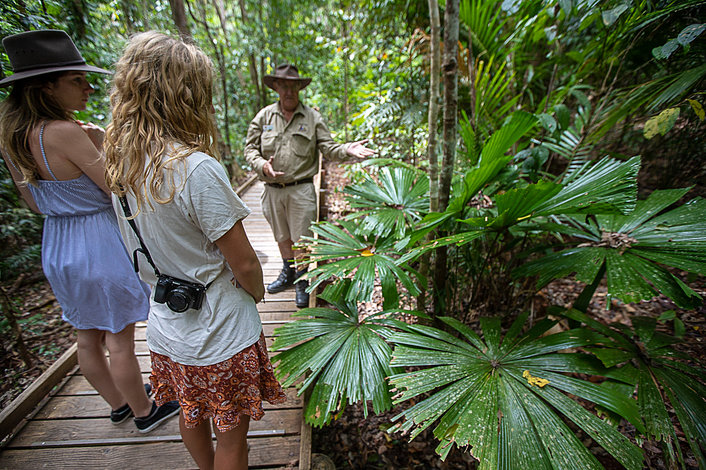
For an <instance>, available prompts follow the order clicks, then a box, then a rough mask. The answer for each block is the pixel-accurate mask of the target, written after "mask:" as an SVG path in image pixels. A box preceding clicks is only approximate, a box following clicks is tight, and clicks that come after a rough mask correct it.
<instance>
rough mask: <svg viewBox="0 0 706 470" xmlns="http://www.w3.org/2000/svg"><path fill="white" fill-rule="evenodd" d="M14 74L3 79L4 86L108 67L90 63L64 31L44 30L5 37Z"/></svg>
mask: <svg viewBox="0 0 706 470" xmlns="http://www.w3.org/2000/svg"><path fill="white" fill-rule="evenodd" d="M2 45H3V46H4V47H5V51H6V52H7V56H8V57H9V58H10V64H11V65H12V70H13V71H14V74H12V75H10V76H9V77H7V78H5V79H3V80H0V87H5V86H8V85H10V84H12V83H14V82H16V81H17V80H22V79H24V78H29V77H35V76H37V75H44V74H47V73H52V72H63V71H66V72H69V71H77V72H98V73H112V72H109V71H108V70H105V69H101V68H98V67H94V66H92V65H87V64H86V61H85V60H84V59H83V57H82V56H81V53H80V52H79V51H78V49H76V46H75V45H74V43H73V41H72V40H71V38H70V37H69V35H68V34H66V33H65V32H64V31H58V30H54V29H44V30H40V31H27V32H26V33H19V34H13V35H12V36H7V37H5V38H4V39H3V40H2Z"/></svg>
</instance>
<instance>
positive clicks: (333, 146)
mask: <svg viewBox="0 0 706 470" xmlns="http://www.w3.org/2000/svg"><path fill="white" fill-rule="evenodd" d="M263 82H264V83H265V85H267V86H268V87H270V88H272V89H273V90H274V91H276V92H277V94H278V95H279V101H278V102H277V103H274V104H271V105H269V106H266V107H265V108H263V109H261V110H260V112H258V113H257V115H256V116H255V118H254V119H253V120H252V122H251V123H250V126H249V127H248V135H247V139H246V143H245V158H246V159H247V161H248V162H249V163H250V165H251V166H252V167H253V169H254V170H255V171H256V172H257V174H258V176H259V177H260V179H262V180H263V181H264V182H265V192H264V193H263V195H262V201H261V202H262V211H263V213H264V215H265V218H266V219H267V222H268V223H269V224H270V227H271V228H272V231H273V232H274V235H275V240H277V244H278V246H279V251H280V254H281V255H282V260H283V262H284V266H283V268H282V272H281V273H280V275H279V277H278V278H277V280H275V281H274V282H273V283H271V284H269V285H268V286H267V292H269V293H270V294H275V293H277V292H282V291H283V290H285V289H286V288H288V287H290V286H292V285H293V284H294V283H295V281H296V280H297V279H298V278H299V277H300V276H301V275H302V274H303V273H304V272H305V271H306V269H303V270H301V271H296V270H295V268H294V266H293V265H292V262H293V260H294V259H295V258H296V255H298V254H299V253H296V252H295V250H294V249H293V248H292V246H293V244H294V243H295V242H297V241H298V240H299V239H300V238H301V237H302V235H308V236H310V235H311V231H310V230H309V225H311V223H312V222H313V221H314V219H315V218H316V194H315V190H314V184H313V177H314V175H316V173H317V172H318V170H319V152H321V153H322V154H323V155H324V157H326V158H330V159H332V160H336V161H343V160H346V159H347V158H349V157H355V158H365V157H369V156H371V155H373V154H374V153H375V151H374V150H371V149H369V148H367V147H365V143H366V142H367V140H361V141H358V142H352V143H346V144H337V143H336V142H334V141H333V138H332V137H331V132H330V131H329V130H328V127H327V126H326V123H324V121H323V119H322V117H321V114H319V113H318V111H316V110H314V109H312V108H310V107H308V106H306V105H304V104H303V103H301V102H300V101H299V91H300V90H302V89H304V88H305V87H306V86H307V85H309V83H311V78H304V77H300V76H299V71H298V70H297V68H296V67H295V66H293V65H289V64H286V65H280V66H279V67H277V68H276V69H275V73H274V74H273V75H265V77H264V79H263ZM294 285H295V289H296V304H297V307H299V308H302V307H307V306H308V305H309V294H307V293H306V288H307V287H308V283H307V282H306V281H303V280H301V281H298V282H296V284H294Z"/></svg>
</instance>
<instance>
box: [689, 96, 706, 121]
mask: <svg viewBox="0 0 706 470" xmlns="http://www.w3.org/2000/svg"><path fill="white" fill-rule="evenodd" d="M687 101H688V102H689V104H690V105H691V109H693V110H694V112H695V113H696V115H697V116H698V117H699V119H701V120H702V121H703V120H704V119H706V112H704V107H703V106H701V103H699V102H698V101H696V100H687Z"/></svg>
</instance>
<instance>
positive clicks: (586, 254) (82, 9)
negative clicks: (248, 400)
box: [0, 0, 706, 468]
mask: <svg viewBox="0 0 706 470" xmlns="http://www.w3.org/2000/svg"><path fill="white" fill-rule="evenodd" d="M175 3H176V2H175ZM441 8H442V9H443V8H444V4H443V2H442V4H441ZM185 12H186V18H187V21H186V24H183V25H179V26H180V27H177V25H175V23H174V20H173V19H172V13H173V11H172V6H171V5H170V3H168V2H165V1H164V0H157V1H154V2H152V3H151V4H146V3H138V2H132V1H130V0H120V1H115V0H114V1H111V2H100V1H98V0H82V1H80V2H73V1H68V0H44V1H43V2H40V1H37V0H9V1H7V2H4V3H3V4H2V5H0V19H2V22H1V23H0V28H1V29H0V35H2V36H4V35H7V34H10V33H14V32H18V31H22V30H26V29H36V28H45V27H53V28H60V29H65V30H67V31H69V32H70V33H71V34H72V36H73V37H74V39H75V40H76V42H77V44H78V46H79V49H81V51H82V52H83V53H84V55H85V56H86V58H87V59H88V60H89V61H90V62H92V63H94V64H96V65H99V66H103V67H106V68H110V66H111V64H112V63H113V62H114V61H115V59H116V58H117V57H118V55H119V54H120V50H121V47H122V45H123V44H124V42H125V40H126V38H127V37H128V36H129V34H131V33H132V32H135V31H139V30H144V29H150V28H154V29H158V30H162V31H171V32H172V33H173V34H177V33H176V32H177V30H180V31H182V34H184V31H187V34H189V35H191V36H192V38H193V40H194V41H195V42H196V43H197V44H199V45H200V46H201V47H202V48H203V49H204V50H205V51H206V52H207V53H208V54H209V55H210V56H211V57H212V59H213V62H214V67H215V69H216V72H217V79H216V96H215V97H214V105H215V108H216V120H217V122H218V125H219V129H220V133H221V135H220V139H221V141H222V146H221V148H222V150H223V156H224V161H225V162H226V163H227V164H228V167H229V169H230V171H231V172H232V176H234V177H237V176H238V173H239V171H240V166H241V165H244V163H243V161H242V159H241V156H240V154H241V150H242V146H243V141H244V135H245V131H246V127H247V124H248V122H249V120H250V119H251V118H252V116H254V114H255V112H256V111H257V110H258V109H259V108H260V107H261V106H263V105H264V104H267V103H268V102H272V101H273V99H274V95H273V93H272V92H271V91H269V90H268V89H267V88H265V87H263V85H262V83H261V80H262V76H263V75H264V74H266V73H268V72H270V71H271V70H272V67H273V65H275V64H278V63H281V62H283V61H290V62H293V63H295V64H296V65H298V66H299V68H300V71H301V72H302V74H303V75H305V76H311V77H312V78H313V82H312V84H311V85H310V86H309V87H308V88H307V89H306V90H305V91H304V92H303V93H302V98H303V100H304V101H305V102H306V103H307V104H310V105H314V106H317V107H319V108H320V110H321V111H322V114H323V115H324V116H325V117H326V118H327V121H328V122H329V124H330V126H331V128H332V130H333V131H334V134H335V136H336V137H337V138H338V140H353V139H357V138H364V137H370V138H371V139H372V141H373V145H374V146H375V147H376V148H377V149H378V151H379V157H380V158H379V159H376V160H374V161H369V162H367V164H366V165H360V166H355V167H354V168H353V169H351V171H350V172H349V174H350V176H351V180H352V182H351V184H350V186H348V187H347V188H345V189H344V192H345V194H346V199H347V201H348V202H349V203H350V205H351V207H352V208H353V211H352V212H351V213H350V214H348V215H346V217H345V218H344V219H343V220H340V221H337V222H331V221H322V222H320V223H319V224H317V225H315V226H313V227H312V230H313V231H314V233H315V234H316V235H317V236H316V237H312V238H309V239H307V240H304V242H303V245H305V246H306V248H307V249H308V251H309V254H310V261H312V262H317V263H318V264H317V266H316V268H315V269H312V270H311V272H310V273H309V276H310V278H311V279H312V289H313V288H317V287H323V286H325V285H328V287H327V288H326V290H325V291H324V292H323V294H321V298H322V299H323V300H324V301H326V302H327V305H326V306H325V307H321V308H316V309H305V310H302V311H301V312H300V314H299V315H298V317H300V319H298V320H297V321H296V322H292V323H290V324H287V325H286V326H285V327H283V328H281V329H280V330H278V332H277V333H278V335H279V336H278V338H277V340H276V341H275V343H274V345H273V347H274V349H276V350H278V351H279V353H278V355H277V356H276V357H275V362H276V364H277V373H278V374H279V376H280V378H282V379H283V381H284V382H285V383H286V384H291V383H296V382H297V380H298V379H299V378H300V377H302V376H305V378H304V379H303V381H302V382H301V392H302V393H304V391H307V390H308V391H310V401H309V404H308V408H307V410H306V418H307V420H308V421H309V422H311V423H312V424H314V425H317V426H323V425H325V424H327V423H329V422H330V421H331V420H332V419H335V416H336V415H337V413H338V412H340V411H341V410H342V409H343V408H344V407H345V406H346V404H350V403H355V402H360V401H362V402H368V401H370V402H372V404H373V411H374V412H375V413H381V412H383V411H386V410H389V409H390V408H392V407H393V406H394V405H398V404H402V403H405V402H407V401H414V403H415V404H413V405H412V406H411V407H409V408H407V409H406V410H405V411H403V412H400V413H399V414H397V415H396V416H395V417H394V419H393V420H394V421H395V422H396V425H395V429H399V430H405V431H409V432H410V433H411V435H412V436H416V435H418V433H419V432H421V431H422V430H424V429H426V428H429V427H433V429H434V435H435V437H436V438H437V439H439V441H440V444H439V447H438V449H437V451H438V452H439V453H440V455H442V456H446V455H447V454H448V452H449V451H450V450H451V448H452V447H453V446H454V445H456V446H458V447H460V448H462V449H463V450H468V451H470V452H471V453H472V454H473V455H474V456H475V457H477V458H479V459H480V461H481V462H480V465H481V467H483V468H501V467H502V468H535V467H536V468H600V467H601V464H600V463H599V462H598V460H596V458H595V456H594V455H592V453H591V452H590V451H589V450H587V448H586V446H585V445H584V443H583V442H582V440H581V439H580V438H578V437H577V435H576V433H575V432H574V431H572V429H581V430H582V431H581V432H583V433H585V434H584V436H585V435H588V436H590V437H591V439H592V440H593V441H594V442H595V443H597V444H598V445H600V446H601V447H603V449H605V450H606V451H607V452H608V454H610V455H612V456H613V457H614V458H615V459H616V460H617V461H618V462H620V463H621V464H622V465H623V466H625V467H626V468H640V467H641V466H642V465H643V464H642V455H641V450H640V448H639V447H640V446H641V445H642V443H643V442H645V441H647V440H652V441H656V442H659V443H660V445H661V446H662V447H663V454H664V456H665V458H666V459H667V463H668V465H672V466H682V467H684V466H685V465H686V464H685V462H686V461H687V459H686V456H685V455H684V454H685V452H689V453H690V454H691V455H692V456H693V458H694V459H695V460H696V461H697V462H698V465H699V466H700V468H706V462H705V461H704V457H703V455H704V452H705V451H706V432H704V430H705V429H706V402H705V401H704V400H706V393H705V389H706V388H705V387H706V386H705V384H704V380H703V378H704V371H703V368H701V367H699V366H697V365H695V364H694V363H693V361H692V360H691V359H690V358H689V357H688V356H685V355H684V354H681V353H679V349H678V344H679V342H680V341H681V338H682V337H683V336H684V333H683V323H681V326H679V325H680V323H679V321H680V320H679V319H678V318H676V314H675V313H674V312H672V314H671V315H672V316H671V317H670V316H669V315H667V314H665V316H664V317H663V318H661V319H660V320H661V321H667V319H669V318H672V319H673V320H674V321H673V325H674V330H675V334H674V335H667V334H665V333H663V331H660V328H662V329H663V328H664V327H663V326H661V323H660V322H659V321H658V320H657V319H654V318H653V319H647V318H642V317H635V318H633V319H632V322H631V323H632V326H626V325H622V324H615V325H604V324H602V323H600V322H599V321H597V320H596V319H594V318H592V317H591V316H590V314H589V313H588V312H589V309H588V306H589V303H590V301H591V299H592V298H593V297H594V294H595V292H596V289H597V288H598V286H599V285H601V284H602V283H605V285H606V289H607V294H608V296H609V300H610V299H614V300H615V301H616V302H618V301H619V302H624V303H631V302H639V301H641V300H648V299H651V298H654V297H655V296H656V295H663V296H665V297H667V298H669V299H671V301H673V303H674V305H675V306H676V307H678V308H680V309H683V311H687V310H689V309H691V310H693V309H697V308H703V302H704V299H703V295H702V294H703V292H697V291H696V290H694V289H692V288H691V287H689V286H688V285H687V283H686V282H685V280H684V279H685V276H684V275H683V273H684V272H687V273H690V274H689V275H690V276H692V278H694V277H697V276H702V277H701V279H703V276H706V222H705V221H706V204H705V203H704V199H703V196H704V195H706V189H705V188H704V185H703V181H705V180H706V153H705V152H704V148H705V147H706V143H705V134H706V130H705V129H706V127H705V126H704V119H705V118H706V116H705V114H704V105H705V103H706V100H705V97H706V96H705V95H706V92H705V91H704V88H705V87H704V84H705V83H706V66H704V63H706V40H705V39H704V38H706V25H705V24H704V22H703V18H704V17H705V15H706V2H704V1H697V0H681V1H677V0H664V1H651V0H633V1H625V0H603V1H601V0H529V1H520V0H463V1H461V2H460V12H459V20H460V25H461V27H460V43H459V55H458V58H457V60H458V87H459V94H458V106H459V116H458V121H459V122H458V135H459V139H458V142H456V141H454V142H447V143H445V144H444V146H446V145H450V146H451V148H453V149H455V151H456V161H455V164H454V166H453V168H452V170H453V181H452V189H451V194H450V195H449V203H448V206H447V207H442V208H441V209H440V210H438V211H434V212H432V211H431V210H430V209H429V194H428V191H429V188H430V183H435V182H430V177H429V176H427V174H426V170H427V168H428V162H427V161H425V155H426V154H427V152H426V146H427V141H428V130H427V129H428V127H427V126H428V124H427V122H426V117H427V106H428V98H427V97H428V96H429V90H428V83H429V78H430V77H429V57H428V53H429V49H430V47H429V36H428V32H429V12H428V5H427V2H424V1H421V0H364V1H362V2H352V1H350V0H339V1H338V2H330V1H326V0H315V1H311V2H295V1H293V0H273V1H267V2H255V1H251V0H242V1H240V2H222V1H219V0H212V1H210V2H207V1H205V0H188V1H185ZM441 16H442V17H443V16H444V15H443V14H442V15H441ZM442 28H443V25H442ZM0 59H1V60H0V65H2V69H3V70H4V71H6V70H7V67H8V64H7V61H6V58H5V57H4V56H2V55H0ZM94 79H95V80H97V83H96V84H97V85H98V89H99V93H97V94H96V95H94V96H95V99H93V100H92V101H91V103H90V106H89V109H88V110H87V111H86V112H85V113H82V115H81V116H80V118H81V119H85V120H89V119H92V120H94V121H97V122H99V123H102V124H105V123H107V122H108V121H109V119H110V116H109V113H108V111H107V109H108V108H107V102H106V99H105V96H106V92H107V90H108V87H109V86H110V84H109V80H110V79H109V77H106V78H103V77H94ZM0 93H3V91H0ZM440 124H441V119H440ZM438 128H439V129H441V125H439V126H438ZM441 147H442V142H439V151H437V154H438V155H439V160H440V161H441V160H442V159H441V153H442V152H441V151H440V150H441ZM2 170H3V171H5V169H4V168H3V169H2ZM6 175H7V173H3V181H4V182H5V186H3V188H2V191H3V193H2V194H1V196H2V204H3V206H2V208H0V209H2V212H0V214H1V216H2V217H3V224H5V223H6V221H7V224H8V225H7V228H3V232H2V233H3V235H2V236H3V237H4V238H3V241H5V240H10V244H9V246H16V247H17V250H16V251H15V252H14V254H13V255H12V256H4V257H3V260H2V265H1V266H2V269H3V276H5V277H9V275H6V273H8V272H10V271H8V269H9V270H12V269H15V268H13V266H19V265H20V263H21V261H22V260H24V259H27V257H28V256H29V254H31V253H35V254H36V251H37V250H36V243H38V238H37V227H38V224H37V218H36V217H34V216H32V215H31V214H29V213H28V212H27V211H26V209H22V208H20V204H19V203H18V200H17V197H16V195H14V193H13V192H12V191H11V189H12V188H11V186H10V185H9V184H8V183H9V182H8V180H7V176H6ZM642 182H648V183H649V184H650V186H649V187H646V186H645V185H643V184H640V183H642ZM674 187H678V188H683V189H671V188H674ZM654 189H658V190H656V191H653V190H654ZM27 247H29V248H28V249H27ZM440 247H444V249H445V250H447V253H448V256H447V257H442V256H440V255H438V253H440V251H439V248H440ZM428 255H431V256H432V261H433V262H440V263H443V265H441V268H442V272H443V273H444V277H443V279H439V278H435V279H432V277H431V276H429V277H427V271H425V270H424V269H422V268H423V264H424V263H423V261H424V259H425V256H428ZM437 258H438V259H437ZM439 260H441V261H439ZM570 276H573V279H575V280H576V281H578V282H579V283H580V285H585V288H584V290H583V292H582V293H581V295H580V296H579V297H578V298H577V299H576V300H575V302H574V305H573V307H574V308H573V309H569V310H563V309H554V310H551V309H550V312H544V313H548V315H547V316H546V317H545V318H542V319H539V320H538V321H536V322H534V323H533V321H534V320H532V319H531V318H532V317H530V316H529V315H528V314H527V313H526V311H527V310H528V309H529V307H530V306H531V299H532V297H533V296H534V295H535V294H536V293H537V292H538V291H539V290H540V289H541V288H542V287H544V286H545V285H546V284H548V283H549V282H551V281H553V280H555V279H562V278H566V277H570ZM435 282H436V283H435ZM697 290H698V289H697ZM427 291H428V292H435V293H436V294H437V299H438V303H436V304H435V305H434V306H433V307H434V308H430V309H428V311H424V312H408V311H401V310H400V305H402V302H403V301H404V302H405V303H408V302H410V300H411V299H412V298H413V297H414V296H416V295H418V294H419V293H421V292H427ZM376 295H380V297H381V299H382V300H381V302H380V307H381V308H379V309H378V311H375V312H373V313H370V312H366V313H363V312H362V309H360V306H361V305H363V304H364V303H367V302H369V301H370V300H371V299H374V298H375V297H376ZM608 305H610V301H609V302H608ZM549 314H551V315H549ZM478 317H480V320H478ZM403 320H404V321H403ZM658 326H659V328H658ZM550 329H551V331H550ZM557 329H558V330H560V331H557ZM599 383H600V385H597V384H599ZM575 397H580V398H581V399H582V401H581V403H579V402H578V401H576V400H575V399H574V398H575ZM586 403H591V404H592V405H591V407H595V409H596V410H599V411H600V414H599V416H596V415H595V414H594V413H593V412H592V411H589V409H586V408H585V407H584V405H585V404H586ZM591 409H592V408H591ZM672 409H673V414H672V411H671V410H672ZM621 420H622V423H623V424H624V425H623V427H621V428H618V429H620V430H622V429H626V428H627V429H632V430H634V432H635V436H627V435H626V436H623V435H622V434H620V433H619V432H618V429H616V427H614V426H613V424H614V423H617V422H621ZM567 423H571V424H570V425H567ZM673 423H677V426H678V428H680V429H681V431H682V432H683V433H684V436H685V437H686V441H687V442H686V444H687V445H688V449H687V447H686V445H685V446H682V447H680V446H679V445H678V443H679V441H678V437H677V436H678V432H677V431H676V430H675V429H676V428H675V427H674V425H673ZM572 426H575V427H573V428H572Z"/></svg>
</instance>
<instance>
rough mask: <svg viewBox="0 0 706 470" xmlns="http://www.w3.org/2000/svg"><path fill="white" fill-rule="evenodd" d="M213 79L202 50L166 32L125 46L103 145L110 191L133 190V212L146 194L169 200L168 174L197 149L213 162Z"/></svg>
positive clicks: (170, 182) (173, 186) (171, 192)
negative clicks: (134, 201) (109, 121)
mask: <svg viewBox="0 0 706 470" xmlns="http://www.w3.org/2000/svg"><path fill="white" fill-rule="evenodd" d="M212 77H213V69H212V66H211V61H210V59H209V58H208V57H207V56H206V54H204V53H203V52H202V51H201V49H199V48H198V47H197V46H195V45H193V44H186V43H184V42H182V41H180V40H177V39H173V38H171V37H169V36H166V35H164V34H161V33H157V32H154V31H150V32H146V33H140V34H137V35H135V36H133V37H132V38H131V39H130V42H129V43H128V45H127V47H126V48H125V52H124V53H123V55H122V57H121V58H120V60H119V61H118V63H117V66H116V68H115V76H114V78H113V89H112V92H111V94H110V104H111V106H112V113H113V120H112V122H111V123H110V124H109V125H108V127H107V129H106V135H105V142H104V143H103V145H104V149H105V156H106V182H107V184H108V187H109V188H110V190H111V191H112V192H113V193H115V194H117V195H119V196H122V195H124V194H125V193H127V192H130V193H132V194H133V195H134V196H135V197H136V198H137V206H138V207H137V211H138V212H139V210H140V208H141V206H142V204H143V203H144V202H145V201H144V196H145V195H146V194H147V191H149V194H150V195H151V196H152V198H153V199H154V200H155V201H156V202H158V203H160V204H164V203H167V202H169V201H171V200H172V199H173V198H174V194H175V192H176V190H177V188H176V184H175V178H174V171H169V170H175V171H176V170H179V168H176V166H175V164H177V163H181V164H182V165H181V167H182V168H185V166H184V165H185V162H184V159H185V158H186V157H187V156H188V155H190V154H191V153H193V152H195V151H201V152H204V153H207V154H209V155H211V156H213V157H215V158H218V155H217V150H216V126H215V123H214V120H213V115H212V113H211V109H212ZM165 170H167V171H165ZM165 178H166V179H167V180H168V181H165ZM165 183H166V186H165Z"/></svg>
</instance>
